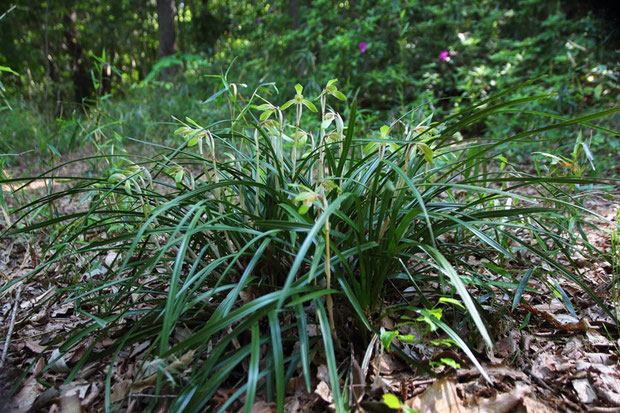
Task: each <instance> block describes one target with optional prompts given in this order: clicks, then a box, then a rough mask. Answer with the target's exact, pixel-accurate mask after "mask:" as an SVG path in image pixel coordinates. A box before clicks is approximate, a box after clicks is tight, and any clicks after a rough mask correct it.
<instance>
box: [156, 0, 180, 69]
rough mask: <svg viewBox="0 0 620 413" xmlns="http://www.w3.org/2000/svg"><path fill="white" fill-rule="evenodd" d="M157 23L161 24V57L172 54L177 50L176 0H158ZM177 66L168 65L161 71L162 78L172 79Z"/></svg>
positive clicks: (159, 34) (159, 33) (159, 32)
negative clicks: (175, 26)
mask: <svg viewBox="0 0 620 413" xmlns="http://www.w3.org/2000/svg"><path fill="white" fill-rule="evenodd" d="M157 23H158V24H159V30H158V38H159V58H160V59H161V58H162V57H166V56H170V55H172V54H175V53H176V51H177V44H176V36H175V32H174V0H157ZM175 72H176V68H175V67H173V66H172V67H166V68H164V69H163V70H162V71H161V78H162V80H171V78H172V77H173V76H174V74H175Z"/></svg>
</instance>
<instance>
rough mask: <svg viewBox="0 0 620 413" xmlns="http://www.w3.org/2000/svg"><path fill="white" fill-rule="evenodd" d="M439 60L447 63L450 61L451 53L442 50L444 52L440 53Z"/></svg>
mask: <svg viewBox="0 0 620 413" xmlns="http://www.w3.org/2000/svg"><path fill="white" fill-rule="evenodd" d="M438 58H439V60H442V61H444V62H445V61H447V60H448V59H450V53H449V52H448V51H447V50H442V51H441V52H440V53H439V56H438Z"/></svg>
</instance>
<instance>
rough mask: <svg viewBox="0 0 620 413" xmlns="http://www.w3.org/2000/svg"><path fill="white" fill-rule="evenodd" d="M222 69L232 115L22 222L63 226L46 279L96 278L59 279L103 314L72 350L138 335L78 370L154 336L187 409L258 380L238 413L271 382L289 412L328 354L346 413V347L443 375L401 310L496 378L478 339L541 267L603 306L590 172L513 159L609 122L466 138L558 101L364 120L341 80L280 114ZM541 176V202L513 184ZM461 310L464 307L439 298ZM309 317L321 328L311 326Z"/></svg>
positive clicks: (87, 308) (69, 341)
mask: <svg viewBox="0 0 620 413" xmlns="http://www.w3.org/2000/svg"><path fill="white" fill-rule="evenodd" d="M222 81H223V85H224V87H223V89H222V90H221V91H220V92H218V93H216V94H215V95H214V96H213V97H212V98H210V99H208V100H207V102H212V101H214V100H216V99H217V98H218V97H225V99H226V100H227V107H228V110H229V114H230V118H229V119H227V120H224V121H219V122H216V123H213V124H211V125H207V126H204V125H201V124H200V122H198V121H195V120H193V119H190V118H186V119H185V120H184V121H180V123H181V125H180V127H179V128H178V129H177V131H176V134H177V135H179V136H182V137H184V138H185V141H184V143H183V144H182V145H181V146H180V147H179V148H176V149H171V150H169V151H168V152H166V153H161V154H159V155H157V156H156V157H153V158H148V159H146V160H145V159H144V157H136V158H135V163H132V164H130V165H128V166H126V167H124V168H121V169H118V170H115V171H112V173H111V174H110V176H109V179H108V180H107V181H103V180H101V179H96V178H93V179H92V182H90V184H92V185H90V184H89V181H88V180H85V182H84V183H82V184H81V185H80V186H79V188H76V189H73V190H69V191H66V192H65V193H61V194H58V195H54V196H53V197H49V198H44V199H42V200H40V201H37V202H34V203H33V204H31V205H29V206H27V207H25V213H26V214H28V213H32V214H36V212H37V211H39V209H38V208H40V207H41V204H44V203H46V202H52V201H53V200H55V199H57V198H58V197H60V196H68V197H69V196H73V195H75V194H79V195H80V196H81V197H83V196H84V195H83V194H84V193H85V192H86V193H87V198H88V196H90V199H91V202H90V204H89V206H88V208H87V209H86V210H84V211H80V212H76V213H74V214H71V215H68V216H66V217H62V218H53V219H50V220H49V221H45V222H42V223H37V224H33V225H32V226H31V227H30V228H24V229H23V231H28V230H29V229H31V230H34V229H39V228H41V227H45V226H49V227H52V226H55V225H57V224H58V223H59V222H63V224H64V226H63V227H62V229H61V230H59V231H56V232H54V238H52V239H50V241H49V245H50V251H49V254H48V255H47V257H49V258H48V259H47V260H46V261H45V262H44V263H43V264H42V265H41V266H40V267H38V268H37V269H35V270H33V271H32V272H31V274H29V275H28V276H30V275H33V274H36V273H37V272H40V271H42V270H43V269H45V268H48V267H49V266H51V265H53V264H55V263H58V262H62V263H67V262H74V265H75V266H76V270H77V272H76V273H79V274H91V275H90V277H91V278H89V279H87V280H86V282H79V281H78V280H77V279H76V280H73V282H69V286H68V287H66V288H64V289H59V290H58V293H57V294H58V295H60V296H61V297H60V298H59V299H63V300H69V301H73V302H74V303H75V306H76V313H80V314H86V315H87V317H85V321H84V322H83V323H82V324H81V325H79V326H77V327H76V329H75V330H74V331H72V332H70V333H68V334H67V335H66V336H59V337H58V338H57V339H56V341H55V343H58V345H59V346H60V344H62V346H60V347H59V349H60V351H61V353H63V352H68V351H72V350H73V349H75V348H76V346H78V345H79V344H80V342H81V341H80V340H81V339H80V337H84V336H89V337H91V338H92V339H93V340H94V341H95V343H93V344H92V345H90V346H89V349H95V348H97V345H96V344H97V343H98V342H104V340H108V339H109V336H110V331H113V332H114V334H115V337H119V338H118V339H115V340H114V342H113V344H109V341H105V342H106V345H105V348H106V350H105V351H102V352H99V353H94V352H92V350H88V351H87V352H86V354H85V355H84V356H83V357H82V359H81V360H80V362H79V363H78V364H77V365H76V366H75V367H74V373H72V374H77V372H78V371H79V369H80V368H81V366H83V365H84V363H87V362H88V361H89V360H93V359H95V358H98V357H111V358H112V360H111V364H110V365H111V366H113V365H114V360H115V359H116V357H117V356H118V354H120V352H121V351H122V350H124V349H126V348H128V347H129V346H131V345H133V344H134V343H138V342H139V343H143V342H147V341H148V343H149V344H148V346H149V348H148V351H147V357H146V358H145V359H144V362H143V363H142V365H141V367H140V371H139V372H138V373H137V374H136V381H137V382H139V384H140V383H141V384H140V386H142V385H143V382H144V381H147V382H148V383H154V386H155V388H154V393H155V395H160V394H164V393H165V394H174V395H176V396H177V397H176V398H175V399H174V401H173V402H172V405H171V406H169V407H170V408H171V409H172V410H176V411H181V410H183V411H190V412H192V411H201V410H203V409H204V408H205V406H207V404H209V403H210V401H211V400H212V398H214V396H215V395H216V392H217V391H218V390H219V389H220V388H222V387H226V388H238V389H239V390H238V391H237V392H236V393H235V394H233V395H231V396H230V397H229V398H228V399H227V401H226V402H225V403H223V404H220V405H219V408H220V411H226V409H228V408H229V407H230V406H231V405H232V404H233V403H235V402H236V401H237V400H239V398H240V397H241V396H242V395H243V394H245V401H244V404H245V411H251V408H252V405H253V402H254V399H255V397H256V395H257V394H259V393H262V396H263V397H265V398H266V399H267V400H272V399H273V400H275V401H276V404H277V406H278V409H279V411H282V408H283V406H284V399H285V396H286V385H287V382H288V380H289V379H291V377H293V376H294V375H295V374H297V372H298V371H299V370H300V371H299V374H301V375H302V376H303V378H304V381H305V385H306V389H307V390H308V391H312V388H311V383H312V377H313V373H312V368H313V367H312V366H313V364H319V363H326V364H327V367H328V371H329V382H330V387H331V395H332V398H333V401H334V404H335V406H336V409H337V410H338V411H345V410H346V406H347V405H348V403H347V397H348V394H350V393H348V392H346V391H345V392H342V388H341V386H342V385H343V384H344V382H345V380H343V379H342V377H343V373H344V372H343V370H342V368H339V364H338V363H337V359H338V356H339V354H345V355H346V357H347V359H348V357H350V353H349V351H348V349H349V346H353V347H356V348H358V350H359V352H357V354H361V353H364V352H365V353H366V354H367V355H368V354H372V352H373V351H375V350H378V348H375V347H376V346H378V345H379V344H378V343H380V342H381V341H382V340H383V339H384V338H385V337H388V338H389V340H387V339H386V340H383V341H385V344H384V345H386V346H390V344H391V349H392V351H396V352H397V353H399V354H400V356H401V357H402V358H403V359H404V360H407V361H409V362H410V363H413V364H416V365H418V367H420V368H425V367H424V366H422V365H420V364H419V363H417V362H416V361H414V360H413V359H412V357H411V355H412V351H413V350H412V348H411V347H408V346H410V345H411V342H412V340H413V341H416V340H417V341H419V340H424V339H425V337H424V336H421V337H413V336H412V335H411V334H404V333H403V334H401V333H400V332H399V331H389V332H386V331H383V333H382V331H381V328H382V326H383V324H382V320H383V319H384V318H385V317H391V318H392V319H397V320H399V321H400V322H401V323H400V324H399V325H400V326H407V325H410V324H415V323H417V322H423V323H427V324H429V325H431V326H432V328H431V329H430V333H428V334H431V333H432V334H437V333H436V331H442V332H443V333H444V334H447V335H448V336H449V339H450V341H451V343H455V344H456V345H458V346H459V347H460V348H461V349H462V350H463V351H464V352H465V354H466V355H467V356H468V357H469V358H470V359H471V360H472V362H473V363H474V364H475V365H476V366H478V368H479V369H481V371H483V369H482V367H481V365H480V364H479V362H478V360H477V358H476V356H475V354H474V353H473V352H472V351H471V350H470V347H471V344H472V343H473V344H475V345H476V347H480V346H478V344H479V343H478V341H481V342H483V343H485V344H486V347H487V348H488V349H489V350H490V349H491V348H492V340H491V337H490V335H489V334H488V332H487V328H486V326H485V321H483V320H484V316H485V314H483V312H486V311H489V310H492V309H493V308H494V306H496V305H498V304H497V303H499V305H503V304H502V303H501V302H502V301H501V299H500V298H503V297H506V296H510V297H512V302H513V309H514V308H515V307H516V306H517V305H518V303H519V301H520V300H521V299H522V294H523V291H524V289H525V288H526V287H527V283H528V280H530V279H531V278H532V277H538V278H539V279H541V280H543V281H544V285H548V286H549V288H550V291H552V292H553V293H554V294H563V291H562V290H561V289H560V288H558V287H557V286H558V285H559V284H558V283H557V282H556V280H555V278H557V277H565V278H568V279H570V280H572V281H573V282H575V283H576V284H578V285H579V286H581V288H583V289H584V290H585V291H586V292H587V293H588V294H590V295H591V296H592V297H593V298H594V299H595V300H596V301H597V302H599V304H601V305H602V303H601V302H600V300H599V299H598V298H597V297H596V295H595V294H593V293H592V291H591V290H590V289H589V288H588V286H587V285H586V284H585V283H584V281H583V280H582V278H581V277H580V276H579V275H578V273H575V272H574V271H573V270H572V269H571V268H570V267H569V266H567V265H564V264H561V263H562V262H570V256H569V255H570V253H571V248H572V245H575V244H577V243H578V242H579V243H582V244H583V245H589V244H588V240H587V239H586V238H583V237H582V236H581V235H580V234H581V232H579V231H572V230H571V228H575V227H578V226H579V225H580V223H581V216H580V215H579V213H578V212H579V211H584V210H585V209H584V208H582V207H580V206H579V205H577V204H575V199H574V198H573V197H572V196H571V188H573V187H568V188H565V187H564V186H565V185H567V184H570V185H574V184H575V182H577V179H576V178H575V179H572V178H571V179H567V178H566V177H558V178H555V177H549V178H547V179H545V180H544V183H541V180H540V179H538V178H537V177H535V176H531V175H530V174H528V173H527V172H524V171H521V170H519V168H517V167H515V166H514V165H511V164H510V162H508V160H507V159H506V158H504V157H502V156H501V153H498V152H499V150H500V149H501V145H504V144H508V143H510V144H512V143H515V142H518V141H519V140H520V139H527V138H528V137H531V136H535V135H537V134H540V133H543V132H544V131H546V130H550V129H553V128H556V127H561V126H569V125H575V124H578V123H579V122H582V121H583V122H589V121H590V120H591V119H594V117H595V116H593V115H588V117H587V118H584V119H576V120H570V121H569V120H563V121H561V122H558V123H556V124H551V125H549V126H546V127H545V128H543V129H542V130H541V129H538V130H532V131H524V132H521V133H519V134H517V135H514V136H509V137H502V138H501V139H498V140H497V141H489V140H486V141H484V142H478V141H476V140H474V139H471V138H470V139H469V140H468V141H467V144H464V142H463V140H462V139H461V137H460V131H461V130H464V129H465V128H467V127H469V126H470V125H472V124H474V123H475V122H479V121H481V120H483V119H484V118H485V117H488V116H493V115H494V114H496V113H498V112H502V111H506V109H507V107H509V106H512V105H516V104H519V103H525V102H528V101H531V100H533V99H536V98H544V96H543V97H534V98H527V99H519V100H516V101H505V100H503V97H505V95H506V94H507V93H508V92H509V91H506V92H502V93H500V94H499V95H498V96H496V97H494V98H491V99H488V100H486V101H483V102H480V103H478V104H476V105H473V106H472V107H471V108H469V109H466V110H462V111H461V112H460V113H459V114H458V115H455V116H453V117H451V118H448V119H446V120H445V121H443V122H435V123H433V122H431V119H432V118H431V117H427V118H424V119H422V120H421V121H420V122H415V123H408V122H406V121H405V120H404V119H405V118H401V119H396V120H394V121H393V122H391V123H390V124H388V125H384V126H381V127H380V128H378V130H377V131H373V130H364V131H356V129H355V120H356V105H355V103H353V104H352V105H350V106H348V105H347V97H346V96H345V95H344V94H343V93H342V92H341V91H339V90H338V88H337V86H336V80H331V81H329V82H328V83H327V85H326V86H325V88H324V89H323V90H322V92H321V93H320V94H319V96H317V97H316V98H315V99H314V100H310V99H308V98H306V97H305V96H304V95H303V87H302V86H301V85H297V86H295V96H294V97H293V98H292V99H291V100H288V101H286V102H285V103H284V104H282V105H281V106H278V105H276V104H273V103H271V102H269V101H268V100H267V99H264V98H263V96H262V95H261V93H262V91H264V90H266V89H265V88H269V86H262V87H261V88H259V89H258V90H257V91H254V92H253V93H252V94H251V96H249V97H244V96H243V95H242V93H241V92H240V89H241V88H242V86H243V85H236V84H232V83H229V82H228V81H227V80H226V77H222ZM317 101H318V103H319V105H318V108H317V105H315V103H313V102H317ZM330 104H333V106H330ZM339 106H340V107H344V108H345V110H344V111H338V110H337V107H339ZM343 113H346V114H347V117H348V123H346V122H345V119H344V118H345V116H343ZM605 114H607V112H606V113H601V114H598V115H597V116H603V115H605ZM412 118H413V117H411V119H412ZM553 119H557V116H555V117H554V118H553ZM588 125H589V126H590V127H596V126H594V125H592V124H588ZM160 148H161V147H160ZM166 176H167V177H168V178H166ZM515 182H516V183H515ZM579 182H583V183H585V182H586V179H585V178H579ZM528 185H536V191H531V192H529V193H536V194H537V195H527V193H528V192H527V191H523V190H521V189H520V190H519V191H517V192H515V191H514V190H513V189H514V188H522V187H524V186H528ZM563 211H564V212H570V213H571V215H572V216H571V218H570V220H569V221H567V220H565V219H564V218H563V215H562V212H563ZM567 222H568V223H567ZM92 234H98V235H97V236H94V237H93V235H92ZM591 251H596V249H594V248H593V249H592V250H591ZM76 256H77V257H78V258H77V259H75V257H76ZM474 256H475V257H480V256H484V257H486V258H487V259H488V262H487V263H484V264H476V263H477V262H478V263H479V262H480V261H479V260H471V259H470V258H471V257H474ZM567 256H568V258H567ZM533 261H535V262H539V263H540V264H539V265H538V266H535V267H533V266H532V265H531V263H532V262H533ZM509 262H510V265H509V266H508V263H509ZM481 265H483V266H484V268H483V269H481ZM101 266H104V269H101V268H100V270H99V271H94V270H95V269H97V268H98V267H101ZM505 267H506V268H505ZM524 270H527V271H524ZM64 272H65V273H67V274H70V273H71V271H69V268H68V267H67V268H66V271H64ZM524 273H525V274H526V276H521V275H522V274H524ZM92 274H96V276H95V275H92ZM470 292H474V293H475V294H474V297H476V296H477V297H481V298H478V299H475V298H474V297H472V295H470ZM563 298H564V302H565V303H566V305H567V308H569V309H572V306H571V305H570V300H569V299H568V298H567V297H566V296H565V295H564V296H563ZM55 299H56V298H55ZM446 303H449V304H450V305H451V308H450V309H449V312H450V314H451V315H452V317H450V318H446V317H444V315H443V314H444V313H442V311H440V310H441V309H439V308H437V305H438V304H444V305H445V304H446ZM447 312H448V311H446V313H447ZM413 314H417V315H418V316H419V317H418V316H413V317H412V315H413ZM487 316H488V315H487ZM442 317H443V318H442ZM419 320H422V321H419ZM463 320H466V321H463ZM309 324H313V325H317V326H318V329H319V330H320V334H318V335H317V334H315V335H310V334H309V333H308V331H309ZM403 328H405V327H403ZM407 328H408V327H407ZM457 329H458V331H455V330H457ZM472 332H475V334H474V333H472ZM378 337H381V339H382V340H378ZM392 341H398V342H395V343H392ZM468 341H469V343H468ZM341 349H345V350H344V351H342V352H340V350H341ZM317 358H318V360H317ZM112 372H113V369H112V368H111V369H110V370H109V372H108V381H107V388H106V394H107V398H106V400H107V403H108V404H107V406H106V407H107V408H109V409H112V408H116V407H121V403H123V402H122V401H121V402H117V404H118V405H114V404H113V403H112V402H111V399H110V397H109V396H110V392H111V381H112V376H113V374H112ZM483 375H484V376H485V377H486V378H487V379H489V378H488V376H486V374H485V373H484V371H483ZM345 377H346V375H345ZM489 380H490V379H489ZM239 383H242V384H241V385H240V384H239ZM140 386H138V387H140ZM134 397H137V398H139V396H134ZM149 403H151V404H152V399H145V400H144V404H145V406H148V405H149ZM210 406H211V405H210Z"/></svg>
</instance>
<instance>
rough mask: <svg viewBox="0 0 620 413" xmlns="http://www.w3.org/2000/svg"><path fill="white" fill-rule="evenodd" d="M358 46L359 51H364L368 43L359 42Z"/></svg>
mask: <svg viewBox="0 0 620 413" xmlns="http://www.w3.org/2000/svg"><path fill="white" fill-rule="evenodd" d="M358 46H359V47H360V53H366V47H368V43H366V42H360V43H359V44H358Z"/></svg>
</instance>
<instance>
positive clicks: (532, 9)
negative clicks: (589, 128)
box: [0, 0, 620, 163]
mask: <svg viewBox="0 0 620 413" xmlns="http://www.w3.org/2000/svg"><path fill="white" fill-rule="evenodd" d="M3 9H4V10H1V12H2V13H4V12H6V11H7V10H8V9H11V10H10V12H9V13H7V14H6V15H5V16H4V18H3V19H2V20H0V30H1V31H2V39H3V41H2V42H1V43H0V65H2V66H3V67H5V68H7V69H8V68H10V70H11V72H9V71H3V72H1V75H2V77H1V78H0V79H1V81H2V87H3V89H2V93H3V95H2V97H3V99H4V105H3V111H5V113H4V115H3V117H5V121H4V122H3V125H2V126H0V150H1V151H2V152H5V153H8V152H20V151H25V150H31V149H36V150H37V151H39V152H45V151H46V150H48V149H50V150H52V151H53V152H54V151H55V152H58V151H63V150H65V149H73V148H75V147H76V146H78V145H79V144H80V142H81V141H82V140H83V138H81V137H80V136H85V135H88V131H89V125H87V123H88V122H85V121H84V120H83V119H82V118H81V116H82V115H83V112H84V111H83V108H84V105H92V102H93V101H94V100H95V99H99V101H100V102H101V101H109V100H113V101H114V104H111V105H110V106H109V107H107V108H106V110H104V111H102V112H103V114H105V115H109V116H110V119H114V122H113V123H114V125H110V127H109V128H108V129H110V131H111V130H114V131H116V132H117V133H119V134H120V135H122V136H127V135H128V136H134V137H138V138H147V136H148V137H149V139H153V138H165V137H166V136H167V135H168V133H169V132H170V131H169V130H168V129H166V128H149V127H146V128H145V127H144V125H145V124H149V123H153V122H155V123H157V122H167V121H168V120H170V114H171V113H172V114H174V115H177V116H185V115H187V114H189V113H194V114H196V112H200V113H202V114H203V116H205V117H209V110H208V109H205V107H204V105H201V102H202V101H204V99H205V98H206V97H208V96H210V95H211V94H212V93H213V92H214V91H217V90H218V88H219V84H218V83H217V81H214V80H213V79H210V78H209V77H207V76H206V75H209V74H220V73H223V72H224V71H226V70H227V69H228V68H229V66H230V71H231V76H230V77H231V79H233V81H235V82H236V83H238V84H240V85H241V86H240V87H243V85H247V86H248V87H247V91H251V90H253V88H254V87H255V86H256V85H258V84H260V83H265V82H275V84H276V85H277V86H278V87H279V88H280V89H281V90H282V89H285V88H290V87H292V86H293V85H294V84H296V83H298V82H299V83H302V84H304V85H305V86H306V90H307V91H309V92H310V93H312V94H318V93H319V91H320V90H321V88H320V85H322V84H325V82H326V81H327V80H329V79H331V78H338V79H339V80H340V84H341V88H342V89H344V90H345V91H347V92H348V93H349V94H354V93H356V92H357V93H358V95H357V96H358V99H359V103H360V107H362V108H364V110H365V111H362V114H364V115H365V120H366V121H368V122H370V123H375V122H374V121H375V120H376V119H377V118H389V117H393V116H396V115H397V114H400V113H404V112H405V111H406V110H412V109H414V108H420V107H423V108H424V110H425V111H426V112H433V113H434V114H435V116H436V117H440V116H442V115H443V114H446V113H450V112H452V111H454V110H456V111H458V110H459V108H460V107H462V106H463V105H467V104H468V103H470V102H472V101H476V100H478V99H482V98H485V97H487V96H488V95H489V94H492V93H493V92H494V91H498V90H503V89H505V88H506V87H510V86H513V85H515V84H518V83H519V82H522V81H525V80H529V79H533V78H537V77H540V78H541V79H540V81H539V82H537V83H535V84H534V85H531V86H529V87H527V88H524V89H522V90H521V91H520V92H519V93H521V94H522V95H523V96H531V95H534V94H543V93H557V97H556V98H555V99H552V100H551V101H548V102H546V103H545V104H541V103H536V104H535V105H533V106H532V108H531V109H536V110H545V111H550V112H552V113H556V114H561V115H565V116H571V115H575V114H578V113H581V112H583V111H584V108H586V109H594V108H599V107H608V106H609V105H610V104H614V103H616V102H617V95H618V88H619V86H618V85H619V83H618V69H617V68H618V65H617V63H618V53H617V51H618V48H619V47H620V31H619V29H618V27H619V20H618V12H617V6H614V2H604V1H601V2H581V1H576V0H565V1H550V2H539V1H533V0H528V1H501V2H498V1H490V0H478V1H467V2H466V1H462V0H449V1H441V2H440V1H430V2H421V1H417V0H415V1H403V2H399V1H393V0H379V1H372V2H371V1H341V2H333V1H324V0H319V1H314V2H304V1H299V0H275V1H256V2H248V1H218V0H209V1H207V0H201V1H197V0H188V1H176V2H175V1H174V0H158V1H155V0H151V1H135V0H124V1H111V2H100V1H79V2H78V1H21V2H17V3H15V4H14V7H13V8H12V7H11V4H7V5H5V7H3ZM233 61H234V63H233V64H232V66H231V62H233ZM162 81H163V82H162ZM166 82H168V83H166ZM242 93H243V91H242ZM248 93H249V92H248ZM162 96H165V97H166V99H161V97H162ZM541 105H542V106H541ZM6 111H10V113H8V114H7V113H6ZM76 116H77V117H76ZM616 119H617V118H616ZM520 122H521V117H519V116H512V117H510V119H508V118H504V117H502V116H497V117H495V118H494V119H493V120H491V121H488V122H487V124H486V125H485V127H484V128H483V129H482V130H476V131H475V132H477V133H483V134H492V135H493V136H497V135H498V134H504V133H510V132H511V131H514V130H516V129H518V128H520V127H522V126H523V125H520V124H519V123H520ZM138 124H139V126H138ZM99 126H100V123H98V126H97V127H99ZM162 132H163V133H162ZM153 133H155V134H156V135H158V136H153ZM159 135H161V136H159ZM549 138H552V139H554V140H556V141H557V144H558V145H559V146H560V147H561V146H562V145H564V144H568V143H569V142H572V141H574V138H575V137H574V136H569V137H568V139H566V140H565V141H564V139H565V136H560V135H557V136H549ZM592 138H593V141H592V142H591V143H592V145H593V147H594V148H595V149H596V148H597V146H598V147H601V146H605V145H608V144H609V145H612V148H611V149H613V150H616V149H618V144H617V143H616V142H612V143H607V142H604V140H603V138H602V137H601V138H600V139H598V140H597V137H596V136H593V137H592ZM606 149H609V148H608V147H607V148H606ZM609 163H611V160H610V162H609Z"/></svg>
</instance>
